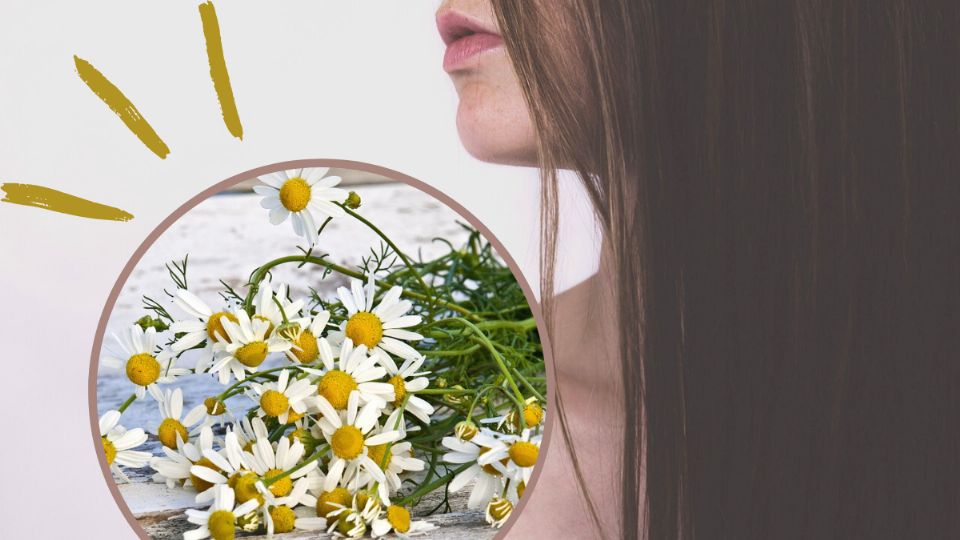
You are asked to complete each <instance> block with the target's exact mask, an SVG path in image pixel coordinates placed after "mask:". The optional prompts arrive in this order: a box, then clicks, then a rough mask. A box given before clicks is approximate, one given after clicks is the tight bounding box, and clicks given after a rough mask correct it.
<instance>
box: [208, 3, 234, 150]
mask: <svg viewBox="0 0 960 540" xmlns="http://www.w3.org/2000/svg"><path fill="white" fill-rule="evenodd" d="M199 8H200V20H201V22H203V37H204V38H205V39H206V40H207V58H208V59H209V60H210V78H211V79H213V88H214V90H216V91H217V99H219V100H220V111H221V112H222V113H223V123H224V124H226V125H227V129H228V130H229V131H230V134H231V135H233V136H234V137H236V138H238V139H243V126H242V125H241V124H240V114H239V113H238V112H237V102H236V100H235V99H234V97H233V87H231V86H230V74H229V73H227V61H226V60H224V58H223V43H222V42H221V40H220V23H219V22H218V21H217V11H216V10H215V9H214V7H213V2H206V3H203V4H200V6H199Z"/></svg>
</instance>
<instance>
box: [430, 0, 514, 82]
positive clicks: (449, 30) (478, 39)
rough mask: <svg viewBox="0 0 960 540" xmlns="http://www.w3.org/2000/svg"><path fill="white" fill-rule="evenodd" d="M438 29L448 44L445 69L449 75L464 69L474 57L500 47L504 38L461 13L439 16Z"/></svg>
mask: <svg viewBox="0 0 960 540" xmlns="http://www.w3.org/2000/svg"><path fill="white" fill-rule="evenodd" d="M437 29H438V30H439V31H440V37H441V38H442V39H443V42H444V43H446V44H447V52H446V53H445V54H444V55H443V69H444V71H446V72H448V73H452V72H454V71H458V70H460V69H462V68H463V67H464V66H465V64H466V61H467V60H468V59H470V58H473V57H474V56H476V55H478V54H480V53H482V52H483V51H488V50H490V49H493V48H496V47H499V46H500V45H502V44H503V38H501V37H500V35H499V34H497V32H496V31H495V30H492V29H490V28H487V27H485V26H484V25H483V24H482V23H480V22H479V21H476V20H474V19H471V18H469V17H467V16H465V15H462V14H460V13H456V12H453V11H448V12H445V13H441V14H440V15H438V16H437Z"/></svg>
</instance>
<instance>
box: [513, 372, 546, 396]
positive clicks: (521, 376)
mask: <svg viewBox="0 0 960 540" xmlns="http://www.w3.org/2000/svg"><path fill="white" fill-rule="evenodd" d="M513 373H514V374H515V375H516V376H517V378H518V379H520V382H522V383H523V385H524V386H526V387H527V390H529V391H530V393H531V394H533V395H534V397H536V398H537V399H538V400H539V401H540V403H546V402H547V400H546V399H545V398H544V397H543V394H541V393H540V392H538V391H537V389H536V388H534V387H533V385H532V384H530V381H528V380H527V378H526V377H524V376H523V374H522V373H520V370H519V369H517V368H513Z"/></svg>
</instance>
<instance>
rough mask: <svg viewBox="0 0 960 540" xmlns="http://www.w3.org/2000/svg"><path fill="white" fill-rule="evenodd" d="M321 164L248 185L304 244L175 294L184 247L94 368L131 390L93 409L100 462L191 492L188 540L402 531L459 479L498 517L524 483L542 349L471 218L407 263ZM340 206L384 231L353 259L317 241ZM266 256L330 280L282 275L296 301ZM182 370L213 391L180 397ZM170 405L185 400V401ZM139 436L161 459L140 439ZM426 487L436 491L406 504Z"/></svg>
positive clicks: (473, 505)
mask: <svg viewBox="0 0 960 540" xmlns="http://www.w3.org/2000/svg"><path fill="white" fill-rule="evenodd" d="M326 174H327V170H326V169H323V168H315V169H296V170H289V171H283V172H277V173H272V174H269V175H266V176H262V177H260V179H259V180H260V181H261V182H262V185H258V186H257V187H256V188H254V191H255V192H256V193H257V194H259V195H261V196H262V197H263V198H262V200H261V201H260V205H261V206H262V207H263V208H264V209H266V210H267V211H268V217H269V221H270V223H271V224H273V225H279V224H280V223H282V222H284V221H288V220H289V221H291V223H292V225H293V230H294V232H295V234H296V235H298V236H299V237H301V238H302V239H303V240H304V242H303V243H304V246H301V247H297V248H296V250H295V254H292V255H290V256H287V257H282V258H279V259H275V260H271V261H267V262H265V263H264V264H263V265H261V266H260V267H258V268H255V269H252V273H251V274H250V277H249V279H248V281H247V283H246V284H244V285H243V286H237V287H235V288H234V287H230V286H228V285H226V283H224V291H223V292H222V293H221V297H222V300H223V301H222V302H219V303H218V305H209V304H208V303H207V302H205V301H203V300H201V299H200V298H199V297H198V296H197V295H196V294H194V293H193V292H191V291H190V288H189V286H188V281H187V262H188V259H187V258H184V259H183V260H182V261H177V262H174V263H171V264H169V265H168V270H169V272H170V276H171V278H172V281H173V284H174V287H173V288H171V289H169V290H165V291H163V293H165V296H160V295H154V296H153V297H144V307H145V309H146V310H147V314H146V315H145V316H144V317H142V318H141V319H139V320H137V321H135V322H132V324H131V325H130V326H129V327H127V328H126V330H124V331H123V332H121V333H120V334H119V335H114V336H113V338H114V341H115V343H111V344H110V345H109V346H108V347H106V348H105V353H106V354H105V355H104V356H103V357H102V358H101V363H102V364H103V365H104V366H105V367H112V368H115V369H119V370H122V371H125V373H126V376H127V378H128V379H129V383H130V384H131V386H132V393H131V395H130V397H129V399H127V400H126V401H125V402H124V403H123V404H122V405H121V406H119V407H118V408H117V409H116V410H111V411H108V412H106V413H105V414H104V415H103V416H102V417H101V418H100V435H101V439H102V442H103V452H104V454H105V458H106V461H107V463H108V464H109V465H110V468H111V470H112V471H113V472H114V474H115V476H116V478H117V479H118V481H120V482H124V481H127V477H126V476H125V475H124V473H123V467H132V468H138V467H146V466H149V467H151V468H152V469H153V471H154V472H155V474H154V476H153V478H154V480H155V481H157V482H164V483H166V484H167V485H168V486H170V487H175V488H177V489H184V490H189V491H191V492H194V493H195V494H196V503H197V504H198V508H197V509H188V510H186V516H187V520H188V521H189V522H190V523H191V524H194V525H195V527H194V528H192V529H190V530H188V531H187V532H186V533H184V538H185V539H186V540H198V539H201V538H208V537H212V538H214V539H215V540H225V539H230V538H234V536H235V535H236V534H237V533H238V532H239V531H260V532H265V533H267V534H268V535H273V534H275V533H284V532H289V531H293V530H295V529H297V530H310V531H320V530H322V531H327V532H329V533H332V534H334V535H336V536H345V537H351V538H359V537H374V538H376V537H381V536H386V535H392V534H395V535H397V536H406V535H415V534H418V533H424V532H427V531H430V530H432V529H434V528H435V526H434V525H432V524H430V523H429V514H430V513H432V512H435V511H441V510H444V509H445V510H451V509H452V508H451V506H450V502H449V494H450V493H455V492H458V491H461V490H467V489H469V490H470V495H469V499H468V503H467V506H468V507H469V508H470V509H475V510H482V511H484V512H485V515H486V519H487V521H488V522H489V523H490V524H491V525H493V526H500V525H501V524H502V523H503V522H504V521H505V520H506V519H507V518H508V517H509V516H510V513H511V511H512V510H513V508H514V506H515V505H516V504H517V503H518V501H519V498H520V497H522V496H523V492H524V488H525V486H526V484H527V483H528V482H529V480H530V475H531V472H532V471H533V467H534V466H535V464H536V462H537V458H538V455H539V449H540V440H541V435H542V429H543V421H544V415H545V410H544V406H545V399H544V395H545V393H546V389H545V378H544V364H543V349H542V347H541V344H540V339H539V334H538V332H537V327H536V324H535V321H534V319H533V317H532V312H531V310H530V307H529V305H528V303H527V300H526V298H525V296H524V294H523V292H522V289H521V287H520V286H519V285H518V283H517V281H516V279H515V277H514V276H513V275H512V273H511V272H510V270H509V269H508V268H506V266H505V265H504V264H503V262H502V260H501V259H500V258H499V257H498V256H497V255H496V253H495V252H494V250H493V249H492V247H491V246H490V244H489V243H488V242H486V241H485V240H484V239H483V238H482V237H481V236H480V234H479V233H478V232H477V231H475V230H473V229H470V228H469V227H467V229H468V233H469V234H468V240H467V241H466V242H465V244H464V245H458V246H455V245H453V244H451V243H450V242H448V241H446V240H444V239H436V241H440V242H445V243H446V244H447V246H448V247H449V250H448V251H446V252H445V253H444V254H443V255H442V256H439V257H437V258H434V259H431V260H422V258H417V259H414V258H411V257H410V256H409V255H408V254H406V253H403V252H402V251H401V250H400V249H399V248H398V247H397V246H396V245H395V243H394V242H393V241H392V240H391V239H390V237H389V236H388V235H387V234H386V233H384V232H383V231H382V230H381V229H380V228H378V227H377V226H376V225H374V221H375V219H374V218H373V217H372V216H365V215H363V212H362V204H361V200H360V197H359V196H358V195H357V194H356V193H354V192H349V193H348V192H347V191H345V190H343V189H341V188H339V187H337V186H338V184H339V182H340V179H339V178H338V177H335V176H325V175H326ZM340 219H355V220H358V221H359V222H360V223H362V224H363V225H365V226H366V227H369V228H370V229H371V230H372V231H373V232H374V233H375V234H376V237H377V238H379V240H380V245H379V246H371V247H370V255H369V256H368V257H365V258H363V260H362V264H359V265H357V266H356V267H345V266H342V265H338V264H336V263H334V262H332V261H331V257H330V254H322V253H316V252H315V248H316V246H317V244H318V239H319V238H321V237H322V235H323V234H324V229H325V228H326V227H327V224H329V223H330V222H331V220H340ZM465 227H466V226H465ZM280 265H291V266H294V267H300V268H303V267H305V266H307V265H311V266H312V265H317V266H319V267H321V268H322V270H323V271H322V276H323V277H322V279H323V280H338V282H339V283H341V284H342V285H341V286H339V287H338V288H336V294H335V295H334V294H329V295H328V296H329V297H323V295H321V294H320V293H319V292H317V289H316V285H317V284H316V283H301V284H296V285H299V289H303V290H309V291H310V293H309V294H306V293H305V294H304V295H303V297H302V298H295V297H294V296H293V295H292V292H291V291H292V290H294V289H295V287H293V286H290V285H291V284H289V283H288V284H280V283H276V282H274V279H273V276H272V274H271V270H272V269H274V268H276V267H278V266H280ZM313 279H316V275H314V278H313ZM330 289H331V290H333V287H330ZM156 298H160V299H161V300H159V301H158V300H156ZM187 351H190V354H189V355H184V353H186V352H187ZM188 363H189V365H186V364H188ZM188 377H208V378H212V379H213V380H215V381H216V382H217V383H218V384H216V385H215V387H216V388H217V389H218V390H220V391H219V393H216V394H215V395H202V396H200V395H184V391H183V390H184V389H183V388H181V387H179V386H180V385H178V382H179V381H181V380H183V379H184V378H188ZM208 386H209V385H208ZM148 394H149V397H148V396H147V395H148ZM151 398H152V400H151ZM141 400H142V401H141ZM150 401H155V402H156V404H155V405H150V404H149V402H150ZM185 401H186V402H192V403H196V406H194V407H192V408H191V409H190V410H189V411H188V412H187V413H186V415H184V414H183V413H184V402H185ZM144 402H146V403H144ZM138 403H139V404H138ZM131 406H134V407H136V406H150V407H154V406H156V407H159V410H160V413H161V417H162V418H163V420H162V422H160V424H159V425H155V426H139V427H133V428H132V429H126V428H124V427H123V426H122V425H121V422H122V421H123V417H122V415H123V413H124V411H126V410H127V409H128V408H129V407H131ZM147 432H150V433H152V434H154V435H155V436H156V437H157V439H158V440H159V443H160V445H161V446H160V449H161V450H162V454H159V455H153V454H151V453H149V452H144V451H142V450H137V448H138V447H140V446H141V445H143V444H144V443H146V441H147V440H148V435H147ZM433 492H439V493H440V494H442V497H440V498H438V497H436V494H434V497H433V499H432V500H434V501H436V500H438V499H439V500H440V503H439V504H431V505H426V504H420V503H421V501H422V500H423V499H424V498H425V497H426V496H427V495H430V494H431V493H433ZM424 506H431V507H432V508H424ZM412 516H417V517H416V518H414V517H412Z"/></svg>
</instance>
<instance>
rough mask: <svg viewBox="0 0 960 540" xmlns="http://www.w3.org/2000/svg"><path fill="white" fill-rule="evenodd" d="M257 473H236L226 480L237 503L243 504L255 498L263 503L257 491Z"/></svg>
mask: <svg viewBox="0 0 960 540" xmlns="http://www.w3.org/2000/svg"><path fill="white" fill-rule="evenodd" d="M257 480H259V478H257V475H255V474H253V473H252V472H248V473H244V474H240V473H236V474H234V475H233V476H231V477H230V479H229V480H228V481H227V485H228V486H230V487H232V488H233V492H234V493H235V494H236V496H237V503H239V504H243V503H245V502H247V501H249V500H252V499H256V500H258V501H260V503H261V504H263V495H261V494H260V492H259V491H257Z"/></svg>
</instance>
